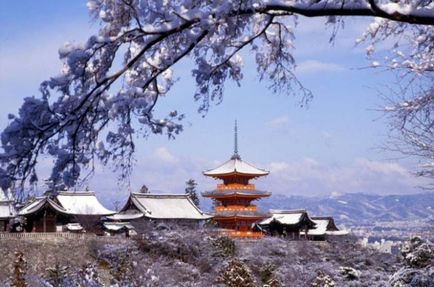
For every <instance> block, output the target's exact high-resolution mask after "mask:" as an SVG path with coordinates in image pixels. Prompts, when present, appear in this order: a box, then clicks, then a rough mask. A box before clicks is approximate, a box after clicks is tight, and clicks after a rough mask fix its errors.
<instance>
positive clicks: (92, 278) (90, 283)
mask: <svg viewBox="0 0 434 287" xmlns="http://www.w3.org/2000/svg"><path fill="white" fill-rule="evenodd" d="M77 283H78V284H77V285H78V286H86V287H103V286H104V284H103V283H102V282H101V279H100V278H99V276H98V269H97V268H96V265H94V264H92V263H87V264H86V265H84V266H83V267H82V268H81V270H80V271H79V273H78V280H77Z"/></svg>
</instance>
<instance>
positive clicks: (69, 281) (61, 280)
mask: <svg viewBox="0 0 434 287" xmlns="http://www.w3.org/2000/svg"><path fill="white" fill-rule="evenodd" d="M45 271H46V272H45V276H44V279H45V281H46V282H45V283H46V284H47V286H53V287H57V286H71V285H73V282H74V278H72V277H73V276H72V271H71V270H70V267H69V266H67V265H60V264H58V263H56V264H55V265H54V266H53V267H48V268H47V269H45Z"/></svg>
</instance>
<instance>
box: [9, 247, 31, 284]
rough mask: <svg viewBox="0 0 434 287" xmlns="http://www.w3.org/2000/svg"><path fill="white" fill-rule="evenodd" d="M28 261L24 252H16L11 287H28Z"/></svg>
mask: <svg viewBox="0 0 434 287" xmlns="http://www.w3.org/2000/svg"><path fill="white" fill-rule="evenodd" d="M26 272H27V261H26V259H25V258H24V253H23V252H22V251H19V250H18V251H15V261H14V264H13V266H12V276H11V286H12V287H27V286H28V285H27V282H26Z"/></svg>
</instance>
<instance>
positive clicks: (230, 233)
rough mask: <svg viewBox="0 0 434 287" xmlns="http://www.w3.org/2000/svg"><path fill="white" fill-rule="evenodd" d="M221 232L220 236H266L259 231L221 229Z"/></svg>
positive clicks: (257, 237)
mask: <svg viewBox="0 0 434 287" xmlns="http://www.w3.org/2000/svg"><path fill="white" fill-rule="evenodd" d="M219 234H220V236H227V237H232V238H244V239H248V238H251V239H261V238H262V237H264V234H263V233H262V232H259V231H238V230H220V231H219Z"/></svg>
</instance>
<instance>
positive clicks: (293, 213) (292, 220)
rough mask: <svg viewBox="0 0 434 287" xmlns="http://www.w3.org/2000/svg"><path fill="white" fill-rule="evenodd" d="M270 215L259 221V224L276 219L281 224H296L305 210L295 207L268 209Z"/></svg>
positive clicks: (265, 223) (304, 213)
mask: <svg viewBox="0 0 434 287" xmlns="http://www.w3.org/2000/svg"><path fill="white" fill-rule="evenodd" d="M270 213H271V217H269V218H266V219H264V220H262V221H261V222H259V224H260V225H267V224H270V222H272V221H277V222H279V223H281V224H285V225H292V224H298V223H300V221H301V220H302V219H303V216H304V215H306V214H307V213H306V210H304V209H297V210H273V209H271V210H270Z"/></svg>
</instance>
